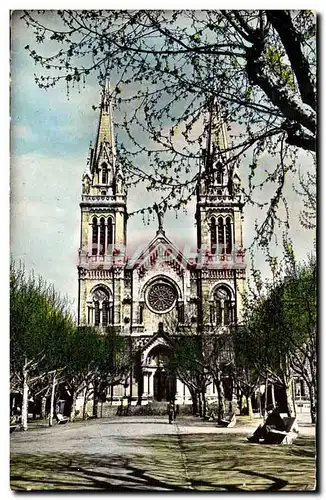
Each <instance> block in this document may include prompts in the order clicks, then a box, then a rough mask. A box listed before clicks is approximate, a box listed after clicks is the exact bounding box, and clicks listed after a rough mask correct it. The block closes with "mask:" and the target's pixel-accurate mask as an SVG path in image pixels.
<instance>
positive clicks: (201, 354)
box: [165, 304, 234, 419]
mask: <svg viewBox="0 0 326 500" xmlns="http://www.w3.org/2000/svg"><path fill="white" fill-rule="evenodd" d="M208 309H209V308H207V307H206V306H205V304H204V306H203V315H202V316H203V321H202V325H200V327H199V328H198V326H195V325H194V324H193V323H192V321H191V318H190V317H188V318H187V317H186V318H185V322H184V323H183V325H182V326H181V327H180V325H179V323H178V319H177V318H176V317H175V316H174V315H170V317H168V318H167V319H166V321H165V327H166V329H167V331H168V332H169V334H170V335H169V340H170V344H171V346H172V349H171V358H170V360H169V364H168V367H169V369H170V370H171V371H173V372H174V373H175V374H176V375H177V376H178V378H179V379H180V380H181V381H182V382H184V383H185V384H186V385H187V387H188V388H189V391H190V394H191V397H192V400H193V407H194V413H196V410H197V409H198V408H197V407H198V406H199V413H200V416H203V417H205V415H206V407H207V403H206V388H207V386H208V385H209V384H210V383H212V382H213V383H214V384H215V387H216V389H217V397H218V418H219V419H222V418H223V417H224V413H225V410H226V409H225V395H224V385H223V378H224V377H225V376H230V374H232V370H231V367H232V366H233V363H234V346H233V341H234V338H233V335H232V334H231V329H230V328H218V327H216V326H212V325H209V320H208V314H207V310H208ZM181 335H182V337H181ZM197 401H198V404H197Z"/></svg>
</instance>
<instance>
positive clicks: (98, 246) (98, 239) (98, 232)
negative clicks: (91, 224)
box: [96, 221, 100, 255]
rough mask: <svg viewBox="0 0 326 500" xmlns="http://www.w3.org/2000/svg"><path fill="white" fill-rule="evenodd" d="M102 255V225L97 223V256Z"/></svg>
mask: <svg viewBox="0 0 326 500" xmlns="http://www.w3.org/2000/svg"><path fill="white" fill-rule="evenodd" d="M99 254H100V223H99V221H97V249H96V255H99Z"/></svg>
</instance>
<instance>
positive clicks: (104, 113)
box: [92, 78, 116, 171]
mask: <svg viewBox="0 0 326 500" xmlns="http://www.w3.org/2000/svg"><path fill="white" fill-rule="evenodd" d="M104 146H105V147H106V149H107V152H109V153H110V158H109V161H110V163H111V164H112V166H114V163H115V156H116V150H115V140H114V129H113V120H112V92H111V86H110V82H109V79H108V78H106V80H105V85H104V86H103V89H102V96H101V112H100V120H99V125H98V131H97V138H96V143H95V148H94V154H93V161H92V171H94V169H95V168H96V166H97V164H98V161H99V158H100V156H101V154H102V153H103V148H104Z"/></svg>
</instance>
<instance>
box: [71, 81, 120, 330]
mask: <svg viewBox="0 0 326 500" xmlns="http://www.w3.org/2000/svg"><path fill="white" fill-rule="evenodd" d="M80 209H81V231H80V248H79V263H78V324H93V325H95V326H107V325H108V324H110V323H111V324H116V322H118V323H119V322H120V319H119V317H118V313H117V310H118V306H117V305H116V306H115V302H117V301H118V299H119V293H118V292H117V286H116V285H117V284H116V283H115V282H114V275H115V274H116V270H114V269H113V267H112V265H113V256H114V255H116V254H121V255H124V252H125V248H126V234H127V190H126V186H125V180H124V175H123V172H122V169H121V167H120V166H119V163H118V161H117V155H116V148H115V138H114V129H113V119H112V96H111V90H110V84H109V82H108V80H106V82H105V85H104V86H103V88H102V92H101V104H100V117H99V124H98V131H97V136H96V141H95V147H92V146H90V149H89V155H88V159H87V164H86V170H85V172H84V174H83V176H82V199H81V203H80ZM94 294H95V295H94ZM94 297H95V299H96V297H97V298H98V300H94Z"/></svg>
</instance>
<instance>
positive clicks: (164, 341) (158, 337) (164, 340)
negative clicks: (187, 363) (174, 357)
mask: <svg viewBox="0 0 326 500" xmlns="http://www.w3.org/2000/svg"><path fill="white" fill-rule="evenodd" d="M157 345H165V346H167V347H170V342H169V336H168V334H167V333H166V332H164V331H162V332H160V331H159V332H157V333H155V335H153V337H150V338H149V340H148V342H146V343H145V345H144V346H143V347H142V348H141V355H142V358H143V359H144V358H145V357H146V354H147V355H148V354H149V352H150V351H151V350H152V349H153V347H156V346H157Z"/></svg>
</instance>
